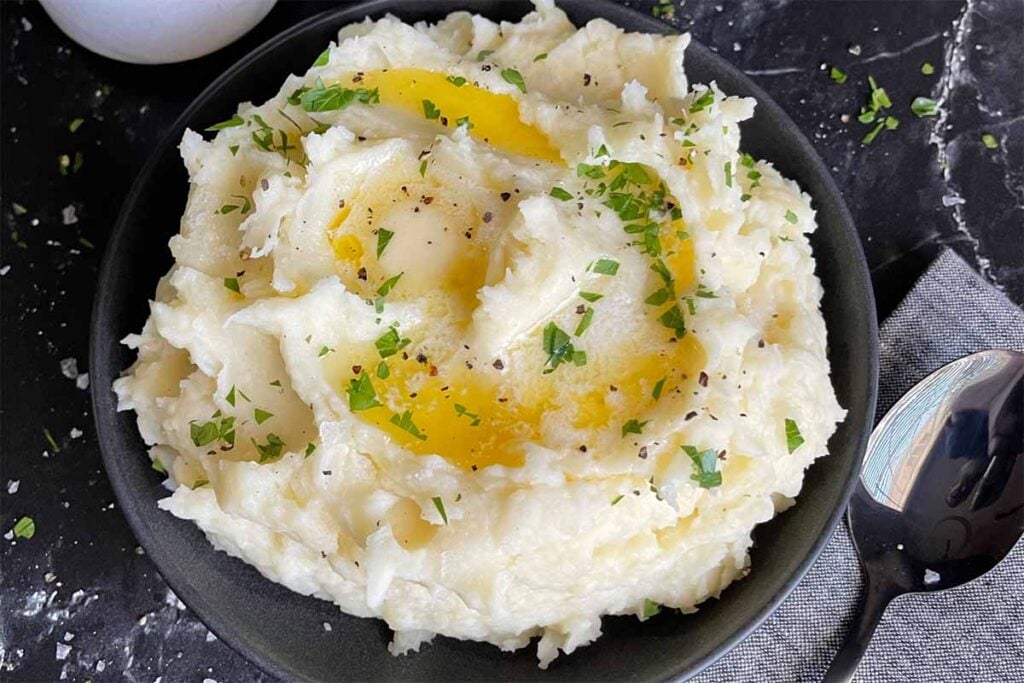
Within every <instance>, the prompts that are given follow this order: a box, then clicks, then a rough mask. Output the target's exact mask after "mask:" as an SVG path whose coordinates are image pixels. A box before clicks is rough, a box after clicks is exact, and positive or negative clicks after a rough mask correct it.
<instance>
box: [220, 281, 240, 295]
mask: <svg viewBox="0 0 1024 683" xmlns="http://www.w3.org/2000/svg"><path fill="white" fill-rule="evenodd" d="M224 287H226V288H227V289H230V290H231V291H232V292H234V293H235V294H241V293H242V289H241V287H239V286H238V278H237V277H226V278H224Z"/></svg>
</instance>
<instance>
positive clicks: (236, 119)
mask: <svg viewBox="0 0 1024 683" xmlns="http://www.w3.org/2000/svg"><path fill="white" fill-rule="evenodd" d="M243 123H245V119H243V118H242V117H241V116H239V115H238V114H235V115H234V116H232V117H231V118H230V119H228V120H227V121H221V122H220V123H215V124H213V125H212V126H210V127H209V128H207V129H206V130H224V129H225V128H235V127H236V126H241V125H242V124H243Z"/></svg>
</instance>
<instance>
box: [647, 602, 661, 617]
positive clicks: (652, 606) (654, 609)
mask: <svg viewBox="0 0 1024 683" xmlns="http://www.w3.org/2000/svg"><path fill="white" fill-rule="evenodd" d="M660 612H661V605H659V604H658V603H656V602H654V601H653V600H651V599H650V598H644V619H650V618H651V617H653V616H654V615H656V614H659V613H660Z"/></svg>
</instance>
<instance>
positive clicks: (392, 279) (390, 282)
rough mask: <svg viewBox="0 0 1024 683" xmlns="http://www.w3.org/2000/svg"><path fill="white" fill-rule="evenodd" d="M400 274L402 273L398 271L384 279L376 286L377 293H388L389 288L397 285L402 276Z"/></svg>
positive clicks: (385, 294)
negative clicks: (396, 273)
mask: <svg viewBox="0 0 1024 683" xmlns="http://www.w3.org/2000/svg"><path fill="white" fill-rule="evenodd" d="M402 275H403V273H399V274H398V275H395V276H393V277H389V278H388V279H387V280H385V281H384V283H383V284H382V285H381V286H380V287H378V288H377V294H380V295H381V296H387V295H388V294H390V293H391V290H392V289H394V288H395V285H397V284H398V281H399V280H400V279H401V278H402Z"/></svg>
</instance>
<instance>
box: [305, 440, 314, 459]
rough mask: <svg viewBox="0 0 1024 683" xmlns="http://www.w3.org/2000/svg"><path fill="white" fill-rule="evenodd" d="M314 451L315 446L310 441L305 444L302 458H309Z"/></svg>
mask: <svg viewBox="0 0 1024 683" xmlns="http://www.w3.org/2000/svg"><path fill="white" fill-rule="evenodd" d="M315 450H316V444H315V443H313V442H312V441H310V442H309V443H307V444H306V455H305V456H303V457H306V458H308V457H309V456H311V455H313V452H314V451H315Z"/></svg>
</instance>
